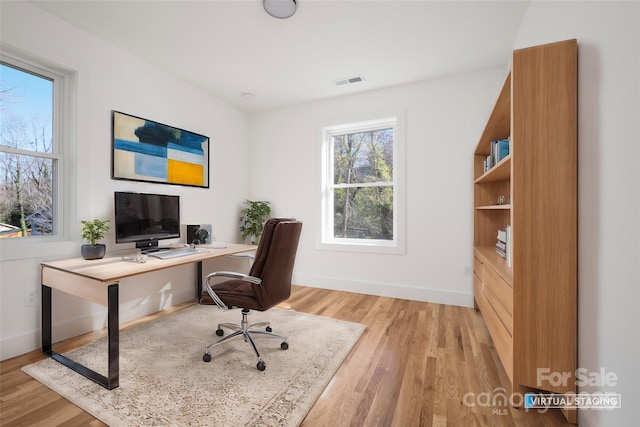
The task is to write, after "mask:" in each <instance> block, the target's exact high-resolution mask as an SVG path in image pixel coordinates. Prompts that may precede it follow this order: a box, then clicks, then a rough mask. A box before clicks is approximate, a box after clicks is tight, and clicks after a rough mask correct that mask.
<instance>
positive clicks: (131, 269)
mask: <svg viewBox="0 0 640 427" xmlns="http://www.w3.org/2000/svg"><path fill="white" fill-rule="evenodd" d="M225 245H226V247H225V248H217V247H213V246H208V245H200V246H198V249H199V250H198V252H197V253H195V254H193V255H186V256H181V257H177V258H171V259H159V258H155V257H152V256H149V257H147V261H146V262H144V263H138V262H131V261H124V260H123V259H122V256H121V255H119V256H115V255H110V256H106V257H104V258H102V259H96V260H89V261H88V260H85V259H83V258H69V259H62V260H57V261H49V262H43V263H42V269H43V273H44V271H45V270H46V269H55V270H58V271H61V272H64V273H69V274H73V275H77V276H82V277H86V278H88V279H93V280H96V281H99V282H103V283H105V284H111V283H117V282H119V281H120V280H121V279H124V278H125V277H131V276H136V275H138V274H143V273H149V272H152V271H157V270H162V269H165V268H170V267H176V266H179V265H185V264H191V263H194V262H198V261H204V260H207V259H211V258H216V257H221V256H226V255H232V254H236V253H240V252H247V251H252V250H255V249H256V246H253V245H241V244H236V243H225Z"/></svg>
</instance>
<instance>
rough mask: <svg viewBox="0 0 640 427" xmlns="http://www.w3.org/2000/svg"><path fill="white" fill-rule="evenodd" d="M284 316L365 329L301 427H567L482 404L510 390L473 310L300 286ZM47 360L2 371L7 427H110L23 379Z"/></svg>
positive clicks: (557, 420) (548, 416) (24, 360)
mask: <svg viewBox="0 0 640 427" xmlns="http://www.w3.org/2000/svg"><path fill="white" fill-rule="evenodd" d="M191 304H192V303H187V304H183V305H181V306H179V307H176V308H174V309H171V310H169V312H173V311H176V310H179V309H182V308H184V307H187V306H189V305H191ZM281 307H282V308H287V309H292V310H296V311H300V312H306V313H311V314H316V315H322V316H328V317H333V318H336V319H341V320H347V321H351V322H358V323H362V324H364V325H365V326H366V327H367V330H366V331H365V333H364V334H363V336H362V337H361V338H360V341H359V342H358V343H357V344H356V346H355V347H354V349H353V350H352V352H351V353H350V354H349V356H348V357H347V358H346V359H345V361H344V362H343V364H342V366H341V367H340V368H339V369H338V371H337V372H336V375H335V376H334V378H333V379H332V380H331V382H330V383H329V385H328V386H327V388H326V389H325V391H324V392H323V393H322V395H321V396H320V397H319V398H318V400H317V401H316V403H315V404H314V406H313V407H312V408H311V410H310V411H309V413H308V414H307V416H306V418H305V420H304V421H303V423H302V425H303V426H313V427H315V426H326V425H331V426H402V427H404V426H446V425H450V426H452V425H453V426H458V425H459V426H463V425H464V426H514V425H515V426H545V427H561V426H569V425H570V424H568V423H567V422H566V421H565V420H564V418H563V417H562V415H561V414H560V413H559V411H555V410H552V411H549V412H547V413H544V414H539V413H538V412H533V411H530V412H527V411H525V410H522V409H514V408H511V407H510V406H502V405H499V406H491V405H489V406H487V405H485V404H482V402H481V401H480V399H478V396H480V394H481V393H484V394H485V395H487V396H492V395H494V394H495V393H496V390H498V391H499V390H500V388H501V387H502V388H504V389H505V390H508V393H510V392H511V390H510V388H509V387H508V378H507V376H506V373H505V372H504V369H502V366H501V365H500V362H499V360H498V358H497V356H496V353H495V349H494V347H493V343H492V341H491V338H490V336H489V333H488V331H487V329H486V325H485V324H484V321H483V320H482V317H481V315H480V313H479V312H476V311H475V310H473V309H470V308H463V307H454V306H446V305H441V304H433V303H426V302H417V301H408V300H401V299H395V298H385V297H378V296H372V295H362V294H355V293H349V292H343V291H332V290H325V289H316V288H309V287H302V286H294V287H293V290H292V295H291V298H290V299H289V300H288V301H287V302H285V303H283V304H281ZM166 313H167V312H163V313H158V314H156V315H151V316H146V317H144V318H142V319H138V320H136V321H134V322H129V323H127V325H125V326H126V327H133V326H136V325H139V324H142V323H144V322H146V321H148V320H150V319H153V318H156V317H158V316H161V315H165V314H166ZM104 335H105V331H96V332H93V333H90V334H86V335H83V336H80V337H76V338H73V339H70V340H67V341H65V342H63V343H59V344H56V346H57V348H56V350H58V351H67V350H69V349H71V348H75V347H78V346H81V345H84V344H86V343H87V342H90V341H92V340H95V339H97V338H99V337H101V336H104ZM43 357H44V356H42V354H41V353H40V352H39V351H35V352H31V353H28V354H25V355H22V356H19V357H16V358H13V359H10V360H7V361H4V362H1V363H0V404H1V407H0V425H2V426H12V427H15V426H33V425H46V426H65V427H75V426H92V427H97V426H103V425H104V424H102V423H101V422H100V421H98V420H96V419H95V418H93V417H92V416H91V415H89V414H88V413H86V412H84V411H82V410H81V409H79V408H78V407H76V406H75V405H73V404H71V403H70V402H68V401H67V400H65V399H64V398H62V397H61V396H59V395H58V394H56V393H54V392H53V391H51V390H49V389H48V388H47V387H45V386H43V385H41V384H40V383H38V382H37V381H35V380H33V379H32V378H31V377H29V376H28V375H26V374H24V373H23V372H22V371H21V370H20V369H21V368H22V367H23V366H26V365H28V364H30V363H33V362H35V361H37V360H41V359H42V358H43ZM465 396H467V398H465ZM470 396H471V397H472V398H469V397H470ZM469 402H471V403H472V404H471V405H469V404H468V403H469Z"/></svg>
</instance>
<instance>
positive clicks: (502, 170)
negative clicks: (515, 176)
mask: <svg viewBox="0 0 640 427" xmlns="http://www.w3.org/2000/svg"><path fill="white" fill-rule="evenodd" d="M479 155H480V154H479ZM480 156H482V155H480ZM510 176H511V154H509V155H508V156H507V157H505V158H504V159H502V160H500V162H498V164H496V165H495V166H494V167H492V168H491V169H489V170H488V171H487V172H486V173H485V174H483V175H482V176H481V177H480V178H478V179H476V180H475V183H476V184H482V183H483V182H494V181H503V180H505V179H509V177H510Z"/></svg>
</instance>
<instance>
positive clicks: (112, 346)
mask: <svg viewBox="0 0 640 427" xmlns="http://www.w3.org/2000/svg"><path fill="white" fill-rule="evenodd" d="M118 300H119V298H118V284H117V283H116V284H113V285H109V289H108V304H109V307H108V308H107V310H108V312H107V316H108V319H107V333H108V335H109V374H108V375H109V381H108V384H107V386H106V387H107V388H108V389H109V390H111V389H114V388H116V387H118V386H119V385H120V314H119V301H118Z"/></svg>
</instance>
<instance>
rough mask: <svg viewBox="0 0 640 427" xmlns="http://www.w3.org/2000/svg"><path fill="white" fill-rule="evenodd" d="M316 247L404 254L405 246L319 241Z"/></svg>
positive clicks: (332, 249) (396, 243)
mask: <svg viewBox="0 0 640 427" xmlns="http://www.w3.org/2000/svg"><path fill="white" fill-rule="evenodd" d="M316 248H317V249H320V250H326V251H339V252H354V253H369V254H388V255H404V254H405V248H404V245H403V244H400V243H398V242H392V243H387V242H366V241H363V242H360V241H358V242H319V243H318V244H317V245H316Z"/></svg>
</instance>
